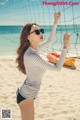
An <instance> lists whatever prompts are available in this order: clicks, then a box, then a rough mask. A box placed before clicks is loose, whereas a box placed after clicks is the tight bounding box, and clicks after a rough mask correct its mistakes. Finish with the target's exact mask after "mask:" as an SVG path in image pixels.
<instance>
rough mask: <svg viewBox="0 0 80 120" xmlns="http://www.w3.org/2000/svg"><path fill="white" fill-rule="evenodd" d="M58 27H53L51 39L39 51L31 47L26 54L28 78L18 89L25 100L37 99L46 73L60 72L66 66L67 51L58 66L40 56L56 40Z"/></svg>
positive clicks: (62, 54)
mask: <svg viewBox="0 0 80 120" xmlns="http://www.w3.org/2000/svg"><path fill="white" fill-rule="evenodd" d="M56 27H57V25H54V26H53V27H52V31H51V33H50V36H49V39H48V40H47V41H45V42H42V43H41V44H40V45H39V49H38V50H35V49H33V48H32V47H29V48H28V49H27V50H26V52H25V53H24V66H25V70H26V78H25V80H24V81H23V83H22V84H21V86H20V87H19V89H18V90H19V93H20V94H21V95H22V96H23V97H24V98H31V99H32V98H35V97H36V96H37V94H38V92H39V90H40V85H41V80H42V77H43V74H44V73H45V71H46V70H51V71H54V70H56V71H60V70H61V67H62V66H63V64H64V60H65V57H66V52H67V50H66V49H63V50H62V52H61V56H60V59H59V61H58V62H57V63H56V64H52V63H50V62H47V61H45V60H44V59H43V58H42V57H41V56H40V54H39V51H40V50H42V49H43V48H45V47H47V46H48V45H49V44H50V42H52V41H53V39H54V38H55V34H56Z"/></svg>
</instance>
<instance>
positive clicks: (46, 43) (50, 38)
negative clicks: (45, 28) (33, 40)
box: [39, 12, 61, 49]
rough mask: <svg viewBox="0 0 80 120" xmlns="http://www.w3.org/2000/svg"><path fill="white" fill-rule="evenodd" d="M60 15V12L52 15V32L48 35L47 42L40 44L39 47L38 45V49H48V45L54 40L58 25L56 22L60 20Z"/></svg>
mask: <svg viewBox="0 0 80 120" xmlns="http://www.w3.org/2000/svg"><path fill="white" fill-rule="evenodd" d="M60 15H61V13H60V12H57V13H56V12H55V13H54V24H53V26H52V31H51V33H50V36H49V38H48V40H47V41H44V42H42V43H41V44H40V45H39V49H43V48H45V47H48V46H49V44H50V43H51V42H52V41H53V40H54V39H55V36H56V28H57V24H58V21H59V19H60Z"/></svg>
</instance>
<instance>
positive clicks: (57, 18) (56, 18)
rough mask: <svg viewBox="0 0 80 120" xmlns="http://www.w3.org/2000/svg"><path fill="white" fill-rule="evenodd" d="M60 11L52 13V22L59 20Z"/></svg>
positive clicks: (56, 22) (55, 22)
mask: <svg viewBox="0 0 80 120" xmlns="http://www.w3.org/2000/svg"><path fill="white" fill-rule="evenodd" d="M60 16H61V13H60V12H55V13H54V24H58V21H59V20H60Z"/></svg>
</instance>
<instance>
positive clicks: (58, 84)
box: [0, 56, 80, 120]
mask: <svg viewBox="0 0 80 120" xmlns="http://www.w3.org/2000/svg"><path fill="white" fill-rule="evenodd" d="M16 65H17V64H16V63H15V56H14V57H13V56H5V57H0V110H1V108H10V109H12V120H21V114H20V110H19V107H18V105H17V103H16V90H17V88H18V87H19V86H20V84H21V83H22V82H23V80H24V79H25V75H23V74H22V73H21V72H19V71H18V69H17V68H16ZM75 66H76V69H75V70H71V69H68V68H64V67H63V68H62V70H61V71H60V72H54V71H53V72H51V71H47V72H46V74H45V75H44V76H43V80H42V85H41V89H40V91H39V94H38V98H37V99H36V100H35V120H80V59H76V63H75Z"/></svg>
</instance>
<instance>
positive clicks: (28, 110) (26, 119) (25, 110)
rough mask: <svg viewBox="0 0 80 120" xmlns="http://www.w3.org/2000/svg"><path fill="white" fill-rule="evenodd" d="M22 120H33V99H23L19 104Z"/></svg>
mask: <svg viewBox="0 0 80 120" xmlns="http://www.w3.org/2000/svg"><path fill="white" fill-rule="evenodd" d="M19 108H20V111H21V117H22V120H34V99H25V100H23V101H22V102H20V103H19Z"/></svg>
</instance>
